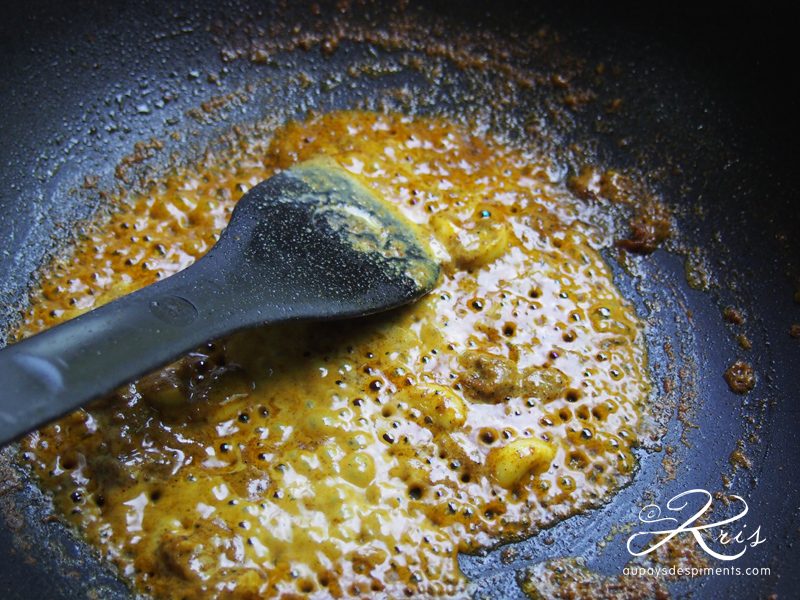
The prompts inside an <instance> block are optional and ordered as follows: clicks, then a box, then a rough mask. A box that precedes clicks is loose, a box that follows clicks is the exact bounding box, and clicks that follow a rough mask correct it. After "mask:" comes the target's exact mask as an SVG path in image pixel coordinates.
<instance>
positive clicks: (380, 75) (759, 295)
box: [0, 0, 800, 598]
mask: <svg viewBox="0 0 800 600" xmlns="http://www.w3.org/2000/svg"><path fill="white" fill-rule="evenodd" d="M558 4H559V3H549V2H542V3H523V2H519V3H504V2H494V3H492V10H491V11H487V9H486V8H485V7H484V6H483V3H481V2H467V1H462V2H458V3H455V2H453V3H451V2H435V3H425V4H419V5H417V4H415V3H404V4H401V5H396V4H394V3H386V4H381V3H358V2H357V3H351V2H338V3H336V4H330V5H329V4H325V3H321V5H320V6H317V5H315V6H311V5H303V6H297V5H296V4H295V3H282V2H256V1H244V2H235V3H233V2H212V1H205V0H195V1H194V2H190V3H182V4H181V5H177V4H176V5H168V4H165V3H161V2H155V1H152V2H139V3H132V2H81V3H73V2H55V1H48V0H31V1H28V2H25V3H17V5H16V6H14V7H6V9H5V11H4V14H3V17H2V22H0V52H2V57H3V61H2V63H3V64H2V65H0V106H2V118H0V140H2V144H0V175H1V176H2V182H3V185H2V189H1V190H0V240H2V245H1V246H0V331H2V332H7V331H8V330H9V328H11V327H12V326H13V323H14V321H15V319H16V318H17V317H18V314H19V313H18V311H19V308H20V307H21V306H23V304H24V300H25V298H26V294H27V292H28V290H29V289H30V286H31V285H32V283H33V281H34V273H35V272H36V270H37V269H38V268H40V267H41V266H42V265H43V264H45V263H46V261H47V259H48V258H49V257H50V256H52V255H53V254H54V253H56V252H57V251H58V250H59V248H63V247H64V245H65V244H66V243H67V242H68V241H69V240H70V239H71V238H72V237H73V236H74V235H75V233H76V232H77V231H79V230H80V223H81V222H82V221H85V220H86V219H87V218H89V217H91V216H92V215H95V214H98V213H99V212H101V211H103V210H106V209H107V206H108V200H107V199H106V198H107V196H106V195H104V194H102V193H100V192H101V191H104V190H112V189H114V188H115V186H119V185H125V186H128V187H132V188H133V187H135V186H136V182H137V181H138V179H137V178H138V176H139V175H141V173H143V172H145V171H147V170H148V169H149V170H153V171H156V172H157V171H158V170H159V169H163V168H165V167H166V166H168V165H169V164H172V163H174V162H176V161H178V162H180V161H182V160H190V159H191V157H192V156H193V155H195V154H196V153H197V152H199V151H200V149H202V148H203V147H204V146H205V145H207V144H208V143H216V142H214V140H218V139H219V136H220V135H222V134H223V133H224V132H225V131H228V130H230V128H231V127H232V126H233V125H234V124H236V123H249V122H254V121H257V120H260V119H264V118H271V119H273V120H274V121H275V122H280V121H282V120H285V119H290V118H299V117H302V116H304V115H305V114H306V112H307V111H308V110H317V111H326V110H332V109H337V108H352V107H367V108H373V109H384V108H389V109H395V110H408V111H415V112H419V113H445V114H450V115H455V116H456V117H462V118H475V119H477V120H478V121H479V122H480V123H484V124H486V125H488V126H489V127H490V128H491V129H493V130H495V131H498V132H500V133H502V134H504V135H506V136H507V137H509V138H511V139H523V140H525V141H526V142H527V143H534V144H536V145H537V146H538V147H540V148H541V151H542V152H545V153H549V154H555V155H557V156H558V158H559V160H558V161H557V163H558V164H562V165H566V166H567V167H569V169H572V170H575V169H578V168H579V167H580V165H581V164H584V163H586V162H595V163H598V164H601V165H605V166H610V167H614V168H616V169H620V170H623V171H625V170H627V171H629V172H632V173H636V174H638V177H639V178H640V179H641V180H642V181H644V182H645V183H646V185H647V186H648V188H649V189H651V190H652V191H653V193H654V194H656V195H657V196H658V197H659V198H661V199H662V200H663V201H664V202H665V204H667V205H668V206H669V207H670V208H671V209H672V210H673V212H674V214H675V218H676V221H677V229H676V231H675V233H674V235H673V239H672V241H671V242H670V243H669V244H668V245H667V247H666V249H659V250H657V251H656V252H655V253H653V254H651V255H649V256H645V257H636V258H631V257H628V256H623V257H622V259H620V258H619V254H618V251H616V250H615V249H614V248H609V249H608V250H607V251H606V258H607V259H608V262H609V264H610V265H611V267H612V269H613V270H614V273H615V278H616V281H617V283H618V285H619V286H620V287H621V289H622V290H623V292H624V293H625V295H626V296H627V297H628V298H630V299H631V300H632V301H633V302H634V303H635V304H636V306H637V309H638V310H639V312H640V314H641V315H642V317H643V318H644V319H645V320H646V322H647V325H648V334H647V337H648V339H647V341H648V347H649V351H650V363H651V370H652V371H653V375H654V380H655V382H656V384H657V387H658V390H657V391H656V393H655V395H654V397H655V399H656V405H657V406H658V407H660V410H659V411H658V412H659V418H660V419H661V422H662V425H663V427H664V429H665V431H666V435H665V437H664V439H663V440H662V442H661V443H660V444H653V447H652V448H650V449H649V450H648V451H643V452H642V453H641V456H640V467H639V470H638V472H637V474H636V476H635V478H634V480H633V482H632V483H631V484H630V485H629V486H627V487H626V488H624V489H623V490H622V491H621V492H620V493H619V494H617V495H616V496H615V497H614V498H613V499H612V500H611V501H610V502H609V503H608V504H606V505H604V506H602V507H600V508H598V509H596V510H593V511H590V512H588V513H586V514H583V515H579V516H577V517H573V518H571V519H568V520H567V521H564V522H562V523H560V524H559V525H557V526H556V527H554V528H552V529H550V530H546V531H543V532H540V533H539V534H538V535H534V536H533V537H531V538H529V539H527V540H523V541H519V542H515V543H512V544H508V545H506V546H503V547H501V548H497V549H494V550H492V551H487V552H483V553H479V554H477V555H471V556H462V557H460V563H461V567H462V571H463V572H464V573H465V575H466V576H467V577H468V578H469V579H470V581H471V582H473V589H472V593H473V595H474V596H475V597H505V598H521V597H523V594H522V592H521V591H520V588H519V587H518V585H517V583H516V580H517V575H518V573H519V572H520V571H522V570H523V569H525V568H526V567H527V566H529V565H531V564H533V563H535V562H537V561H541V560H544V559H547V558H553V557H559V556H581V557H583V558H584V559H585V560H586V563H587V565H588V566H589V567H590V568H592V569H593V570H595V571H598V572H600V573H605V574H615V573H616V574H618V573H619V572H620V570H621V569H622V567H623V565H624V564H626V562H627V561H629V560H630V556H629V555H628V553H627V551H626V549H625V537H626V536H625V535H620V534H619V531H620V528H624V526H625V525H626V524H630V523H632V522H635V521H636V515H637V514H638V511H639V509H640V508H641V507H642V506H643V505H644V504H645V503H647V502H650V501H652V502H655V503H659V504H661V505H663V504H664V503H665V502H666V501H667V500H668V499H669V498H671V497H672V496H674V495H675V494H677V493H680V492H682V491H685V490H688V489H692V488H704V489H708V490H710V491H723V481H722V475H723V474H725V475H729V476H730V487H729V489H728V490H727V493H735V494H737V495H739V496H742V497H744V498H746V500H747V502H748V504H749V506H750V511H751V512H750V516H752V517H753V520H752V521H750V522H751V523H753V526H755V525H756V524H760V525H761V527H762V532H763V533H764V535H765V537H766V538H767V541H766V542H765V543H764V544H762V545H760V546H758V547H757V548H755V549H753V550H752V551H751V552H748V553H747V554H746V555H745V556H744V557H743V558H741V559H739V560H738V561H737V562H736V566H738V567H740V568H742V569H744V568H746V567H769V568H770V569H771V573H770V575H766V576H758V577H736V576H709V577H701V578H694V579H683V580H678V581H676V582H673V583H670V584H669V588H670V590H671V591H672V592H673V593H674V594H676V595H679V596H681V595H686V594H691V595H693V596H694V597H699V598H716V597H732V596H735V597H753V598H755V597H766V596H768V595H770V594H773V593H776V594H778V597H794V596H796V594H797V590H798V589H800V570H798V569H797V568H796V565H797V564H798V563H800V549H799V548H800V545H798V544H797V543H796V542H797V538H798V531H799V529H798V528H799V527H800V514H799V509H798V502H799V501H800V494H798V485H797V482H796V480H795V478H794V465H795V464H796V463H797V461H798V459H799V458H800V448H799V446H798V436H797V433H796V427H795V425H794V420H795V419H796V418H797V416H798V415H797V412H798V408H797V407H798V403H797V401H798V389H800V361H799V360H798V357H800V342H799V341H798V340H795V339H792V338H791V337H790V336H789V335H788V332H789V327H790V325H791V324H792V323H796V322H800V305H798V304H797V303H795V302H794V301H793V294H794V293H795V292H796V291H797V289H798V288H797V286H798V285H800V283H799V281H800V280H798V276H799V275H798V265H797V260H798V258H800V218H799V216H800V215H799V214H798V213H799V212H800V211H798V208H797V198H796V189H795V187H794V186H793V185H792V183H793V182H792V175H793V173H792V171H791V170H790V162H789V158H790V152H789V150H790V149H791V145H790V144H791V141H792V137H793V133H794V130H793V124H794V123H793V121H792V119H791V113H792V112H793V106H792V105H791V98H790V96H789V95H788V93H785V92H783V86H784V85H786V83H785V82H784V76H783V71H782V69H783V65H784V63H785V61H786V56H789V55H786V54H785V52H787V51H788V50H789V41H788V39H789V38H788V35H787V34H788V33H789V25H788V23H789V22H790V20H788V19H785V18H784V19H782V18H781V15H770V14H764V13H759V14H758V15H754V14H745V13H743V12H742V13H736V12H731V11H728V12H726V13H725V14H720V13H715V12H712V11H710V10H708V11H703V10H702V9H700V8H698V7H693V8H692V9H691V10H690V9H684V10H682V9H681V8H679V7H675V6H674V5H672V4H671V5H670V7H669V9H667V8H663V9H653V8H648V9H643V8H637V9H630V8H629V7H610V6H607V5H605V4H603V6H602V7H592V6H590V5H588V4H586V5H584V4H573V5H569V6H563V4H562V5H561V6H559V5H558ZM342 23H345V24H346V25H347V26H346V27H345V26H343V25H341V24H342ZM351 26H352V27H351ZM342 27H343V28H344V29H343V31H344V35H342V36H341V37H342V39H341V40H338V45H336V44H333V43H331V39H332V38H333V37H335V36H334V35H333V34H335V33H336V32H337V31H338V30H339V28H342ZM348 27H350V28H348ZM309 32H311V33H312V34H313V35H311V36H308V35H307V34H308V33H309ZM275 40H280V43H277V42H275ZM410 57H411V58H413V60H409V58H410ZM353 65H360V66H366V67H368V68H365V69H363V71H362V72H363V75H362V76H359V77H352V78H350V77H343V76H342V73H344V72H346V71H347V68H348V67H349V66H353ZM420 65H422V67H420ZM301 80H302V81H301ZM309 81H311V82H312V83H311V84H310V85H309V84H308V82H309ZM565 85H566V88H567V89H565ZM498 90H500V91H501V93H499V92H498ZM576 90H577V91H578V92H586V94H585V95H581V94H579V93H574V92H576ZM398 91H400V92H402V93H398ZM570 92H573V97H572V99H571V100H570V99H569V98H567V96H568V94H569V93H570ZM576 98H577V102H576V101H575V99H576ZM220 99H222V100H220ZM209 101H211V102H209ZM204 103H205V104H204ZM151 139H157V140H160V145H162V146H163V149H161V150H156V148H155V146H154V145H152V144H148V142H149V141H150V140H151ZM137 142H141V143H140V144H139V146H138V147H137V146H136V144H137ZM137 148H138V149H137ZM117 167H119V168H117ZM120 169H121V170H120ZM566 174H567V173H566V172H565V173H564V175H566ZM120 176H123V179H122V180H121V179H120ZM87 177H88V179H87ZM623 229H624V228H623ZM687 265H688V266H687ZM687 269H688V271H690V273H692V274H693V277H690V278H689V279H691V280H692V281H694V282H695V283H697V279H698V276H699V277H700V279H701V280H702V281H701V282H700V283H701V284H702V285H700V286H699V287H701V288H704V289H696V287H697V285H695V287H691V286H690V285H688V283H687V277H686V272H687ZM729 305H732V306H736V307H737V308H739V309H740V310H742V311H743V312H744V314H745V315H746V317H747V321H746V323H745V325H743V326H740V327H735V326H732V325H730V324H726V323H725V322H724V321H723V319H722V318H721V311H722V309H723V308H724V307H725V306H729ZM739 332H744V333H746V334H747V335H748V337H750V338H751V340H752V342H753V348H752V350H749V351H745V350H743V349H742V348H740V347H739V346H738V345H737V343H736V340H735V334H736V333H739ZM4 342H5V337H3V338H2V339H0V344H2V343H4ZM737 358H743V359H746V360H747V361H748V362H750V363H751V364H752V365H753V366H754V368H755V370H756V373H757V376H758V382H757V385H756V388H755V389H754V390H753V391H752V392H751V393H750V394H748V395H746V396H739V395H736V394H734V393H732V392H731V391H730V390H729V389H728V387H727V386H726V383H725V381H724V380H723V378H722V373H723V372H724V370H725V369H726V368H727V367H728V366H729V365H730V364H731V363H732V362H733V361H734V360H735V359H737ZM665 381H670V382H672V383H671V384H665V383H664V382H665ZM0 384H1V383H0ZM737 444H739V445H741V447H742V448H743V450H744V453H745V454H746V456H747V457H748V459H749V460H750V462H751V466H750V468H743V467H739V468H734V466H732V465H731V464H730V463H731V461H730V456H731V453H732V452H733V451H734V450H735V449H736V448H737V447H738V446H737ZM668 448H670V452H671V454H670V455H669V460H665V456H666V455H667V451H668V450H667V449H668ZM665 465H667V466H665ZM669 465H672V466H671V468H668V466H669ZM0 469H1V470H2V474H0V595H2V597H4V598H45V597H46V598H82V597H101V598H129V597H131V592H130V591H129V589H128V588H127V587H126V586H125V585H124V584H123V583H122V582H121V581H120V580H119V579H118V578H117V577H116V575H115V574H114V572H113V571H112V570H111V569H110V568H109V567H108V566H107V565H104V564H103V563H102V562H101V561H100V560H98V558H97V555H96V552H95V551H93V550H92V549H90V548H88V547H86V546H85V545H84V544H83V542H81V541H80V540H79V539H78V538H77V537H76V536H75V535H74V534H73V533H72V532H71V531H70V530H69V529H68V528H67V527H66V526H65V525H64V524H63V523H61V522H60V521H59V520H58V519H55V518H52V516H51V515H52V510H51V507H50V504H49V501H48V499H47V498H46V496H45V495H43V494H42V493H41V492H40V491H39V490H38V489H37V488H36V486H35V485H33V484H32V483H31V481H30V479H29V478H28V476H27V474H26V473H25V471H24V470H23V469H20V468H19V467H17V466H16V463H15V462H14V459H13V449H11V448H7V449H5V450H3V451H2V456H0Z"/></svg>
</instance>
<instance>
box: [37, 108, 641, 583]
mask: <svg viewBox="0 0 800 600" xmlns="http://www.w3.org/2000/svg"><path fill="white" fill-rule="evenodd" d="M320 154H322V155H326V156H328V157H332V158H333V159H334V160H336V161H337V162H338V163H339V164H340V165H342V166H343V167H345V168H346V169H348V170H349V171H350V172H351V173H353V174H355V175H357V176H358V177H359V178H360V179H361V180H362V181H363V182H364V183H365V185H367V186H368V187H370V188H371V189H372V190H374V191H375V192H377V193H378V194H379V195H381V196H382V197H383V198H385V199H386V200H387V201H389V202H392V203H394V205H395V206H396V207H397V209H398V210H399V211H401V212H402V214H403V215H404V216H405V217H407V218H408V219H410V220H411V221H413V222H415V223H416V224H418V226H419V228H420V230H421V231H422V232H423V233H424V235H425V236H427V238H428V241H429V243H430V247H431V248H432V251H433V253H434V254H435V255H436V258H437V259H438V260H439V261H440V262H441V264H442V269H443V275H442V277H441V279H440V281H439V284H438V286H437V288H436V289H435V290H434V291H433V292H432V293H431V294H429V295H428V296H426V297H425V298H424V299H422V300H421V301H419V302H417V303H416V304H414V305H413V306H410V307H406V308H403V309H399V310H396V311H393V312H391V313H388V314H383V315H378V316H373V317H369V318H366V319H362V320H358V321H351V322H344V323H323V324H287V325H281V326H276V327H269V328H263V329H255V330H250V331H247V332H243V333H240V334H236V335H234V336H231V337H229V338H226V339H223V340H219V341H215V342H213V343H210V344H208V345H207V346H205V347H202V348H198V349H197V350H196V351H195V352H193V353H191V354H189V355H188V356H186V357H184V358H183V359H181V360H179V361H178V362H176V363H174V364H172V365H170V366H168V367H166V368H164V369H162V370H161V371H160V372H157V373H154V374H152V375H150V376H148V377H145V378H143V379H141V380H140V381H137V382H135V383H132V384H130V385H129V386H127V387H125V388H123V389H120V390H119V391H118V392H117V393H116V394H114V395H113V397H110V398H108V399H105V400H102V401H100V402H97V403H95V404H94V405H92V406H90V407H89V408H87V409H85V410H79V411H77V412H75V413H74V414H72V415H70V416H68V417H65V418H64V419H62V420H61V421H59V422H57V423H55V424H52V425H50V426H48V427H45V428H43V429H42V430H41V431H39V432H36V433H33V434H31V435H30V436H29V437H28V438H27V439H26V440H25V441H24V443H23V444H22V446H23V457H24V459H25V460H26V461H27V462H28V463H29V464H30V465H31V467H32V469H33V470H34V472H35V473H36V474H37V475H38V477H39V479H40V481H41V485H42V486H43V487H44V488H45V489H47V490H49V491H51V492H52V494H53V499H54V502H55V506H56V508H57V510H58V511H59V512H60V513H62V514H63V515H64V516H65V518H66V519H67V520H69V521H70V522H71V523H73V524H74V525H75V526H76V527H77V529H78V530H79V531H80V532H81V533H82V534H83V535H84V536H85V537H86V538H87V539H88V540H89V541H90V542H91V543H92V544H94V545H95V546H97V547H98V548H99V550H100V552H101V553H102V554H103V555H104V556H105V557H106V558H107V559H108V560H110V561H112V562H113V563H115V564H116V565H117V566H118V567H119V570H120V572H121V573H122V574H123V576H124V577H125V578H127V579H129V580H131V581H132V582H133V583H134V585H135V587H136V588H137V589H138V590H140V591H142V592H145V593H149V594H152V595H154V596H156V597H174V598H182V597H186V598H192V597H198V596H200V595H206V596H208V595H215V596H219V597H235V598H255V597H265V596H267V597H271V596H278V597H292V596H295V595H313V596H315V597H328V596H333V597H347V596H376V595H377V596H380V594H381V593H382V594H384V595H386V596H388V597H397V596H401V595H409V596H414V595H421V596H434V595H448V596H460V595H464V594H465V593H466V589H467V582H466V580H465V578H464V576H463V575H462V574H461V572H460V571H459V567H458V562H457V555H458V553H459V552H470V551H474V550H476V549H478V548H480V547H485V546H489V545H492V544H496V543H498V542H500V541H505V540H510V539H515V538H519V537H522V536H525V535H529V534H531V533H534V532H536V531H537V530H539V529H540V528H542V527H544V526H547V525H550V524H553V523H554V522H556V521H558V520H561V519H563V518H565V517H567V516H569V515H571V514H574V513H576V512H580V511H583V510H586V509H587V508H589V507H592V506H596V505H598V504H600V503H602V502H604V501H606V500H607V499H608V497H609V495H610V494H612V493H613V492H614V491H615V490H617V489H618V488H619V487H620V486H621V485H623V484H624V483H625V482H627V481H628V480H629V479H630V477H631V476H632V471H633V470H634V468H635V465H636V461H635V457H634V455H633V454H632V449H633V448H634V447H635V446H636V445H637V440H638V439H641V437H642V436H643V432H644V429H645V427H646V419H645V418H644V416H643V408H644V407H645V405H646V403H647V401H648V398H649V394H650V383H649V381H648V373H647V356H646V350H645V343H644V336H643V331H642V324H641V322H640V321H639V320H638V318H637V316H636V314H635V311H634V309H633V307H632V306H631V304H629V303H628V302H627V301H626V300H625V299H624V298H623V297H622V295H621V294H620V292H619V291H618V290H617V289H616V287H615V286H614V283H613V280H612V276H611V272H610V270H609V268H608V267H607V265H606V264H605V263H604V261H603V260H602V258H601V256H600V255H599V253H598V251H597V248H598V247H600V246H601V245H602V244H603V243H604V242H605V240H606V238H605V237H604V236H605V233H604V232H603V231H602V229H601V228H600V227H598V226H597V225H594V224H593V221H594V219H593V218H592V214H591V209H590V208H589V207H587V205H586V204H585V203H583V202H582V201H581V200H579V199H577V198H575V197H574V196H573V195H572V193H571V192H570V191H569V190H568V189H567V187H566V185H565V184H564V182H563V177H562V176H561V174H560V173H559V172H558V170H557V169H554V168H553V167H552V165H551V164H550V163H549V162H547V161H546V160H544V159H542V158H541V157H538V156H537V155H535V154H534V153H531V152H528V151H525V150H524V149H520V148H517V147H515V146H513V145H512V144H509V143H506V142H504V141H503V140H501V139H498V138H495V137H493V136H492V135H489V134H479V133H478V132H474V131H471V130H469V129H467V128H464V127H462V126H458V125H455V124H452V123H449V122H447V121H444V120H441V119H435V118H421V117H416V118H415V117H407V116H399V115H380V114H375V113H365V112H340V113H331V114H327V115H322V116H314V117H311V118H309V119H308V120H307V121H306V122H297V123H290V124H287V125H284V126H282V127H281V128H280V129H278V130H277V131H275V132H274V134H272V135H265V134H263V133H258V132H253V133H251V134H243V135H241V136H240V137H239V140H238V143H237V144H235V145H234V146H232V147H230V148H223V149H215V150H209V151H208V152H207V153H206V154H205V156H204V157H203V158H202V159H201V160H199V161H197V162H196V163H195V164H192V165H188V166H185V167H181V168H179V169H177V170H174V171H173V172H171V173H169V174H167V175H165V176H164V177H163V179H162V180H161V181H160V182H158V183H156V184H153V185H152V186H151V187H150V189H149V190H147V192H146V193H142V194H139V195H135V196H134V195H131V196H129V197H125V198H120V199H119V203H118V204H119V209H118V211H117V212H115V213H114V214H113V215H112V216H111V217H109V218H108V219H106V220H105V221H103V222H100V223H97V224H96V225H93V226H92V227H91V228H90V229H89V230H88V231H87V232H86V235H85V236H84V237H83V238H82V239H81V240H80V241H79V242H78V244H77V245H76V247H75V248H74V250H73V252H72V254H71V255H70V256H69V257H68V258H66V259H63V260H61V261H59V262H57V263H55V264H54V265H53V266H52V267H51V268H50V269H49V271H48V272H47V273H46V275H47V276H46V278H45V279H44V281H43V282H42V287H41V290H40V291H38V292H37V293H35V294H34V296H33V298H32V303H31V308H30V310H29V312H28V313H27V314H26V318H25V322H24V325H23V328H22V330H21V335H29V334H31V333H34V332H37V331H40V330H42V329H45V328H47V327H49V326H52V325H54V324H56V323H58V322H61V321H63V320H66V319H69V318H71V317H74V316H76V315H77V314H80V313H81V312H82V311H86V310H89V309H91V308H93V307H96V306H99V305H100V304H102V303H104V302H107V301H109V300H111V299H113V298H114V297H116V296H118V295H120V294H124V293H127V292H130V291H132V290H134V289H137V288H139V287H141V286H143V285H146V284H149V283H152V282H154V281H156V280H157V279H159V278H163V277H168V276H169V275H171V274H173V273H175V272H177V271H179V270H180V269H182V268H185V267H186V266H187V265H189V264H191V263H192V262H193V261H194V260H196V259H197V258H198V257H199V256H201V255H202V254H203V253H205V252H206V251H207V250H208V249H209V248H210V247H211V246H212V245H213V243H214V241H215V239H216V238H217V236H218V234H219V232H220V230H221V229H222V228H223V227H224V225H225V223H226V222H227V219H228V217H229V215H230V213H231V210H232V208H233V206H234V204H235V201H236V199H237V198H239V197H241V195H242V194H243V193H244V192H246V191H247V190H248V189H249V188H251V187H252V186H254V185H255V184H257V183H258V182H260V181H262V180H263V179H265V178H267V177H269V176H270V175H271V174H273V173H275V172H276V171H277V170H279V169H283V168H287V167H289V166H291V165H292V164H295V163H296V162H299V161H301V160H305V159H309V158H312V157H314V156H317V155H320Z"/></svg>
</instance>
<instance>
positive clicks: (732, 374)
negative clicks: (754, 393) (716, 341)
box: [724, 360, 756, 394]
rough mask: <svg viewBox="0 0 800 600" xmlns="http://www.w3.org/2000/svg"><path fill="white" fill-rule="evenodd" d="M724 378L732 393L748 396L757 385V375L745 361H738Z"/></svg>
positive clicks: (729, 368) (726, 372)
mask: <svg viewBox="0 0 800 600" xmlns="http://www.w3.org/2000/svg"><path fill="white" fill-rule="evenodd" d="M724 377H725V381H727V382H728V387H729V388H731V391H732V392H736V393H737V394H746V393H747V392H749V391H750V390H752V389H753V388H754V387H755V385H756V373H755V371H754V370H753V367H752V366H751V365H750V364H749V363H746V362H744V361H743V360H737V361H736V362H735V363H733V364H732V365H731V366H730V367H728V369H727V371H725V375H724Z"/></svg>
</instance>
